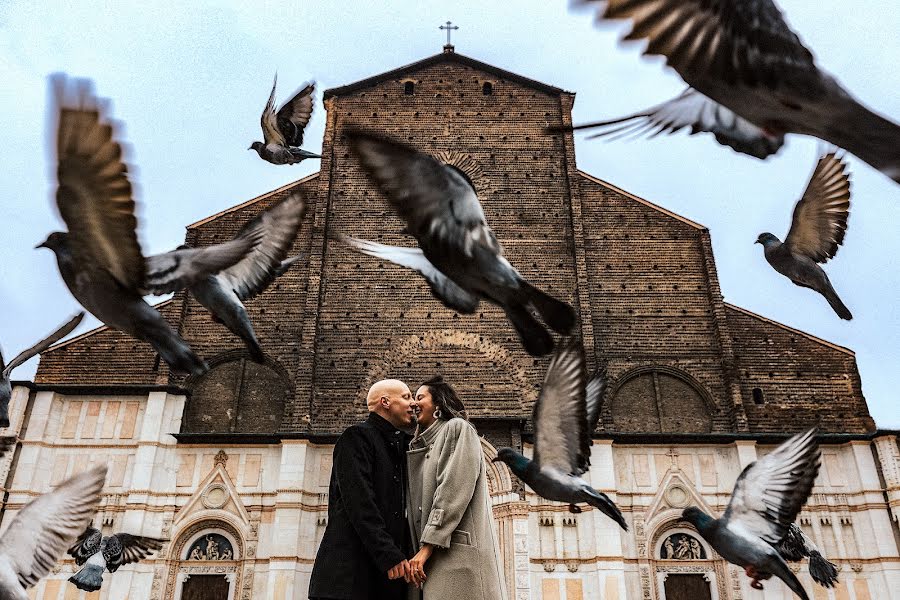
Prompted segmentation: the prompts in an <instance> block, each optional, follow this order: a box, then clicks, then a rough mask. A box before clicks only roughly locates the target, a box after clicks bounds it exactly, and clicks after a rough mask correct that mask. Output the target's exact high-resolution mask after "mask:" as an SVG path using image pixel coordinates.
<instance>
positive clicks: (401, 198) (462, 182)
mask: <svg viewBox="0 0 900 600" xmlns="http://www.w3.org/2000/svg"><path fill="white" fill-rule="evenodd" d="M346 133H347V136H348V137H349V138H350V146H351V148H352V149H353V151H354V152H355V154H356V156H357V157H358V158H359V161H360V163H362V166H363V168H364V169H365V170H366V172H368V174H369V175H370V176H371V177H372V179H374V180H375V182H376V183H377V184H378V186H379V188H381V191H382V192H383V193H384V195H385V196H387V199H388V200H389V201H390V203H391V205H392V206H393V207H394V208H395V209H396V210H397V212H398V213H399V214H400V216H401V217H402V218H403V219H404V220H405V221H406V222H407V225H408V227H409V231H410V232H411V233H412V234H413V235H414V236H416V238H417V239H420V240H421V238H423V237H425V238H427V239H429V240H435V241H436V242H438V243H440V244H442V245H443V246H444V247H445V248H446V247H448V246H449V247H453V248H457V249H458V250H459V251H460V252H463V253H464V254H466V256H472V249H473V247H474V246H475V245H476V244H477V245H480V246H483V247H484V248H486V249H488V250H489V251H491V252H493V253H496V254H501V253H502V251H501V249H500V244H499V243H498V242H497V238H496V237H495V236H494V232H493V231H491V228H490V227H488V224H487V222H486V221H485V217H484V211H483V210H482V208H481V202H479V200H478V196H477V195H476V194H475V189H474V187H473V186H472V183H471V181H469V179H468V177H466V176H465V174H463V172H462V171H460V170H459V169H456V168H455V167H452V166H448V165H443V164H441V163H440V162H438V161H437V160H435V159H434V158H432V157H430V156H428V155H427V154H423V153H422V152H419V151H417V150H415V149H414V148H411V147H409V146H406V145H405V144H400V143H398V142H395V141H392V140H388V139H386V138H382V137H379V136H376V135H372V134H369V133H364V132H361V131H355V130H350V131H347V132H346Z"/></svg>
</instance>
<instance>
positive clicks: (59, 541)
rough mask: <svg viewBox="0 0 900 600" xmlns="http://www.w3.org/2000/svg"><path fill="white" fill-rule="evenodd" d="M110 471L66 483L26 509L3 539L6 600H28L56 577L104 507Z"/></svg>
mask: <svg viewBox="0 0 900 600" xmlns="http://www.w3.org/2000/svg"><path fill="white" fill-rule="evenodd" d="M105 481H106V466H105V465H101V466H99V467H95V468H93V469H91V470H89V471H85V472H84V473H81V474H80V475H76V476H75V477H72V478H71V479H69V480H67V481H64V482H63V483H61V484H60V485H59V486H58V487H57V488H56V489H55V490H53V491H52V492H48V493H46V494H44V495H43V496H39V497H38V498H35V499H34V500H32V501H31V502H29V503H28V504H26V505H25V507H24V508H22V510H21V511H19V514H18V515H16V518H15V519H13V521H12V523H10V524H9V527H7V528H6V530H5V531H4V532H3V536H2V537H0V598H3V599H4V600H27V599H28V594H27V593H26V592H25V590H26V589H28V588H30V587H32V586H34V585H35V584H36V583H37V582H38V581H40V580H41V579H42V578H44V577H46V576H47V574H49V573H50V570H51V569H52V568H53V567H54V565H56V562H57V561H58V560H59V559H60V558H62V557H63V555H64V554H65V552H66V549H67V548H69V546H71V545H72V544H73V543H74V542H75V540H76V539H77V537H78V534H80V533H81V532H82V531H84V528H85V527H87V526H88V525H89V524H90V523H91V520H92V519H93V518H94V515H95V514H96V513H97V506H98V505H99V504H100V495H101V492H102V490H103V483H104V482H105Z"/></svg>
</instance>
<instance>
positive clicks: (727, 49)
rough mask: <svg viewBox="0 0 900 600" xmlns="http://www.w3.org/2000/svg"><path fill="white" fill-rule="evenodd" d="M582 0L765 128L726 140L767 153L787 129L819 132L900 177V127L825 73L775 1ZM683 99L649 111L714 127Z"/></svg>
mask: <svg viewBox="0 0 900 600" xmlns="http://www.w3.org/2000/svg"><path fill="white" fill-rule="evenodd" d="M580 1H581V2H582V3H586V4H592V5H595V6H599V7H600V14H599V17H598V18H600V19H631V20H632V21H633V23H634V26H633V27H632V29H631V32H630V33H629V34H628V35H627V36H626V38H625V39H626V40H637V39H644V38H646V39H647V40H648V45H647V49H646V50H645V54H657V55H662V56H665V57H666V62H667V63H668V65H669V66H671V67H672V68H674V69H675V71H677V72H678V74H679V75H680V76H681V77H682V79H684V81H685V82H686V83H687V84H688V85H689V86H691V87H692V88H694V89H695V90H697V91H698V92H700V93H701V94H703V95H704V96H706V97H707V98H709V99H711V100H712V101H713V102H715V103H716V104H718V105H721V106H723V107H725V108H726V109H727V110H728V111H731V112H733V113H734V114H735V115H738V116H739V117H741V118H743V119H746V120H747V121H749V122H750V123H753V124H755V125H756V126H758V128H759V131H758V133H757V135H756V140H755V141H751V142H749V143H748V142H743V143H734V141H735V137H733V136H728V135H726V136H724V139H723V138H722V137H721V136H720V134H717V136H716V137H717V139H718V140H719V142H720V143H725V144H727V145H729V146H731V147H732V148H734V149H736V150H738V151H740V152H746V153H747V154H751V155H753V156H761V157H762V156H765V155H766V153H767V152H769V151H770V150H771V151H775V150H777V148H778V147H779V146H780V145H781V139H782V136H783V135H784V134H786V133H800V134H806V135H812V136H815V137H817V138H819V139H822V140H825V141H827V142H830V143H832V144H834V145H836V146H838V147H840V148H844V149H846V150H848V151H849V152H852V153H853V154H855V155H856V156H858V157H859V158H861V159H862V160H864V161H865V162H867V163H869V164H870V165H872V166H873V167H875V168H876V169H878V170H879V171H881V172H882V173H884V174H885V175H887V176H888V177H890V178H891V179H893V180H894V181H896V182H900V126H898V125H897V124H896V123H893V122H891V121H889V120H887V119H885V118H884V117H881V116H880V115H877V114H875V113H874V112H872V111H871V110H869V109H868V108H866V107H865V106H863V105H862V104H861V103H860V102H859V101H858V100H856V99H855V98H853V96H851V95H850V93H849V92H847V91H846V90H845V89H844V88H843V87H842V86H841V84H840V83H839V82H838V81H837V80H836V79H835V78H834V77H832V76H831V75H829V74H828V73H826V72H824V71H822V70H820V69H819V67H818V66H816V64H815V60H814V58H813V55H812V53H811V52H810V51H809V50H808V49H807V48H806V47H805V46H804V45H803V44H802V43H801V41H800V39H799V38H798V37H797V35H796V34H795V33H794V32H793V31H792V30H791V28H790V27H789V26H788V25H787V23H786V22H785V20H784V17H783V15H782V14H781V11H780V10H779V9H778V7H777V6H776V5H775V3H774V2H773V0H715V1H710V0H580ZM681 104H682V103H680V102H679V98H676V99H675V100H672V101H671V102H669V103H667V105H662V107H657V108H656V109H651V111H648V112H652V113H654V114H656V115H659V113H660V112H661V111H663V110H665V111H673V112H679V113H681V114H680V116H679V117H678V118H677V119H675V120H674V122H678V123H687V124H692V125H694V126H695V127H698V128H699V129H708V130H710V131H715V129H712V128H710V127H708V121H706V122H705V123H706V125H704V124H703V123H704V121H698V120H696V118H695V117H696V112H695V108H696V105H695V104H694V103H690V104H686V105H684V106H682V105H681ZM683 108H684V109H685V111H684V112H682V109H683ZM635 116H637V117H641V116H642V115H641V113H638V115H635ZM627 118H628V117H626V119H627ZM644 118H647V117H644ZM667 118H668V119H669V120H670V122H671V120H672V119H673V117H671V116H669V117H667ZM651 120H652V119H651ZM601 124H602V125H606V124H608V122H605V123H601Z"/></svg>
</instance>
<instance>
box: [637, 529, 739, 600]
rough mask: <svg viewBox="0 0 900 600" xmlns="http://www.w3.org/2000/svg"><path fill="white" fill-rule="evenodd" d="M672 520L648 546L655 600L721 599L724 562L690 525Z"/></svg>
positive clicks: (723, 585) (724, 572)
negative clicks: (650, 553)
mask: <svg viewBox="0 0 900 600" xmlns="http://www.w3.org/2000/svg"><path fill="white" fill-rule="evenodd" d="M681 525H682V523H679V522H678V521H673V522H670V523H668V524H667V525H664V526H663V527H661V528H660V530H658V531H657V533H656V535H655V542H654V544H653V546H652V547H651V552H652V557H651V559H652V560H651V562H652V564H653V571H654V574H655V580H656V581H655V583H656V585H655V588H656V590H655V591H656V598H657V599H658V600H725V599H726V598H727V594H726V591H725V576H726V571H725V562H724V561H723V560H722V559H721V558H720V557H719V556H718V555H717V554H716V553H715V551H714V550H713V549H712V548H711V547H710V546H709V545H708V544H707V543H706V541H705V540H703V538H701V537H700V536H699V535H698V534H697V532H696V531H694V530H693V529H691V528H688V527H683V526H681Z"/></svg>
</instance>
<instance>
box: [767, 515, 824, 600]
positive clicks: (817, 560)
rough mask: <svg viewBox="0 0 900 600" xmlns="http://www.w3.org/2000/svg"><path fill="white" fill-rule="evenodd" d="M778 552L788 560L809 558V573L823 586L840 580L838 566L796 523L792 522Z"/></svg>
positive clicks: (797, 560) (794, 560)
mask: <svg viewBox="0 0 900 600" xmlns="http://www.w3.org/2000/svg"><path fill="white" fill-rule="evenodd" d="M777 547H778V552H779V554H781V556H782V557H783V558H784V560H786V561H788V562H799V561H801V560H803V559H804V558H808V559H809V574H810V575H812V578H813V581H815V582H816V583H818V584H819V585H821V586H822V587H826V588H830V587H834V584H835V583H837V580H838V571H837V566H836V565H835V564H834V563H833V562H831V561H830V560H828V559H826V558H825V557H824V556H822V553H821V552H819V549H818V548H816V545H815V544H814V543H813V541H812V540H811V539H809V537H807V535H806V534H805V533H803V530H802V529H800V527H799V526H798V525H797V524H796V523H791V527H790V529H788V534H787V535H786V536H785V537H784V539H783V540H781V543H780V544H778V546H777Z"/></svg>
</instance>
